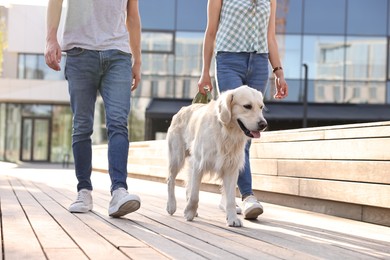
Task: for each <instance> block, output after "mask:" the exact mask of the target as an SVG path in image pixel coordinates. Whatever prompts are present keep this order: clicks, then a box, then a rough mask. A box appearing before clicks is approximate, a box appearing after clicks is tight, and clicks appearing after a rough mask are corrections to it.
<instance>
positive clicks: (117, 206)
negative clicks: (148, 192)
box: [108, 188, 141, 218]
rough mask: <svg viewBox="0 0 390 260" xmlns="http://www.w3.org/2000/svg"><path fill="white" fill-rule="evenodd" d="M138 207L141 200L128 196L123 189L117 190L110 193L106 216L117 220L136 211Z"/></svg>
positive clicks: (134, 196) (131, 195)
mask: <svg viewBox="0 0 390 260" xmlns="http://www.w3.org/2000/svg"><path fill="white" fill-rule="evenodd" d="M140 207H141V199H140V198H139V197H138V196H137V195H133V194H129V192H128V191H127V190H126V189H125V188H118V189H116V190H114V191H113V192H112V199H111V201H110V205H109V208H108V215H109V216H110V217H113V218H119V217H122V216H124V215H126V214H129V213H131V212H134V211H136V210H137V209H139V208H140Z"/></svg>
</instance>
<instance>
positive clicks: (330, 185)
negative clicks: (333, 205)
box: [299, 179, 390, 208]
mask: <svg viewBox="0 0 390 260" xmlns="http://www.w3.org/2000/svg"><path fill="white" fill-rule="evenodd" d="M299 195H300V196H304V197H311V198H319V199H326V200H335V201H344V202H348V203H356V204H363V205H369V206H375V207H383V208H390V185H381V184H367V183H354V182H341V181H326V180H314V179H300V184H299Z"/></svg>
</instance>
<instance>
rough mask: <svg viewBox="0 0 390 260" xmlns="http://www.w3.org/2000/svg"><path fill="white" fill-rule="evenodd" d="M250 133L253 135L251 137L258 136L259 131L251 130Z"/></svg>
mask: <svg viewBox="0 0 390 260" xmlns="http://www.w3.org/2000/svg"><path fill="white" fill-rule="evenodd" d="M251 134H252V135H253V138H260V132H259V131H251Z"/></svg>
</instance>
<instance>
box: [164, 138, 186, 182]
mask: <svg viewBox="0 0 390 260" xmlns="http://www.w3.org/2000/svg"><path fill="white" fill-rule="evenodd" d="M167 140H168V158H169V178H173V179H176V176H177V174H178V173H179V172H180V170H181V169H182V168H183V166H184V163H185V158H186V145H185V142H184V139H183V137H182V136H181V135H180V134H177V133H168V137H167Z"/></svg>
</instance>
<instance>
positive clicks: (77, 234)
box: [37, 183, 128, 259]
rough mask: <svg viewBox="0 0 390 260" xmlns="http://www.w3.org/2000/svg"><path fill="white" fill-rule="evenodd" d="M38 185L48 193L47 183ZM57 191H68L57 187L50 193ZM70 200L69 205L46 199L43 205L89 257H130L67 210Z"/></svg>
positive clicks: (43, 192) (43, 191)
mask: <svg viewBox="0 0 390 260" xmlns="http://www.w3.org/2000/svg"><path fill="white" fill-rule="evenodd" d="M37 187H39V189H40V190H41V191H42V194H46V193H45V191H46V189H47V188H48V187H47V185H46V184H42V183H38V184H37ZM55 192H57V193H58V192H60V193H65V192H67V191H66V190H63V189H58V188H57V189H56V191H54V192H53V193H50V194H51V195H53V197H54V196H55ZM70 202H71V200H69V201H68V203H67V205H61V204H58V202H57V201H54V200H46V201H45V204H44V205H43V206H44V208H45V209H46V210H47V211H48V212H51V215H52V217H53V218H54V219H55V220H56V221H57V222H58V223H59V224H60V225H61V226H62V228H63V229H64V230H65V231H66V232H67V233H68V234H69V235H70V236H71V237H72V239H73V240H74V241H75V243H77V245H78V246H79V247H80V248H82V250H83V251H84V253H85V254H86V255H87V256H88V258H92V259H105V258H106V256H108V255H110V256H112V257H113V258H115V259H128V257H127V256H126V255H125V254H123V252H121V251H119V250H118V248H116V247H115V246H113V245H112V244H111V243H109V242H108V241H107V240H105V239H104V238H103V237H101V236H99V235H98V234H97V233H96V231H95V230H93V229H92V228H91V227H90V226H89V225H88V224H86V223H84V222H82V221H81V220H80V219H79V217H78V214H71V213H70V212H69V211H68V210H67V207H68V206H69V204H70Z"/></svg>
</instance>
